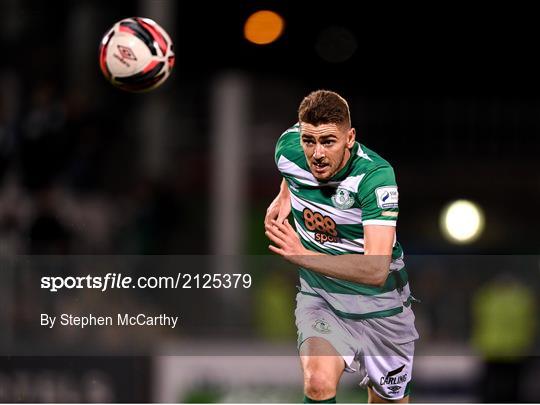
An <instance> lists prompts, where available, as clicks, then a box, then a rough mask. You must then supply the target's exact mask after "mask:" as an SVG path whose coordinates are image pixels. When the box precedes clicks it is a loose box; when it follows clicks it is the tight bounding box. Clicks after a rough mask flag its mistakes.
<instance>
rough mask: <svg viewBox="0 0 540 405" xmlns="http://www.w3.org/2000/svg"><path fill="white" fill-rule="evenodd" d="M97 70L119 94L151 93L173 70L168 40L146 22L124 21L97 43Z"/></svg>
mask: <svg viewBox="0 0 540 405" xmlns="http://www.w3.org/2000/svg"><path fill="white" fill-rule="evenodd" d="M99 66H100V68H101V71H102V72H103V74H104V75H105V77H106V78H107V80H109V81H110V82H111V83H112V84H113V85H114V86H116V87H118V88H120V89H122V90H126V91H132V92H142V91H149V90H152V89H155V88H156V87H158V86H160V85H161V84H162V83H163V82H164V81H165V80H167V78H168V77H169V75H170V74H171V71H172V68H173V66H174V52H173V44H172V41H171V38H170V37H169V34H167V32H166V31H165V30H164V29H163V28H161V27H160V26H159V25H158V24H157V23H156V22H155V21H153V20H151V19H149V18H142V17H131V18H125V19H123V20H120V21H118V22H117V23H116V24H114V25H113V27H112V28H111V29H110V30H109V31H108V32H107V33H106V34H105V36H104V37H103V39H102V40H101V45H100V47H99Z"/></svg>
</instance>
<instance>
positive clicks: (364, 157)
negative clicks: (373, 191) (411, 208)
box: [351, 143, 396, 190]
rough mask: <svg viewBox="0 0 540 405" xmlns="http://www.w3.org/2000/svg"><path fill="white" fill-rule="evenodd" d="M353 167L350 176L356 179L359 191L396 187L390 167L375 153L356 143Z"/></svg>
mask: <svg viewBox="0 0 540 405" xmlns="http://www.w3.org/2000/svg"><path fill="white" fill-rule="evenodd" d="M357 145H358V146H357V147H355V149H354V150H355V152H356V156H355V160H354V167H353V169H352V171H351V175H353V176H356V177H357V178H358V180H359V181H358V183H359V185H360V189H364V190H365V189H367V188H373V187H378V186H383V185H396V178H395V174H394V169H393V167H392V165H391V164H390V163H389V162H388V161H387V160H386V159H384V158H383V157H382V156H381V155H379V154H378V153H377V152H375V151H373V150H371V149H369V148H368V147H366V146H365V145H361V144H359V143H357Z"/></svg>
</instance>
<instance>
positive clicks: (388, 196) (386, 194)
mask: <svg viewBox="0 0 540 405" xmlns="http://www.w3.org/2000/svg"><path fill="white" fill-rule="evenodd" d="M375 195H376V196H377V205H378V206H379V208H383V209H384V208H397V207H398V189H397V187H396V186H385V187H379V188H378V189H376V190H375Z"/></svg>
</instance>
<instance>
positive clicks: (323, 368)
mask: <svg viewBox="0 0 540 405" xmlns="http://www.w3.org/2000/svg"><path fill="white" fill-rule="evenodd" d="M300 361H301V363H302V370H303V372H304V380H306V381H309V380H312V379H316V380H325V381H327V382H328V383H330V384H331V385H335V386H337V383H338V382H339V379H340V378H341V375H342V374H343V371H344V370H345V360H344V359H343V356H342V355H341V354H339V353H338V351H337V350H336V349H335V348H334V346H332V344H331V343H330V342H328V341H327V340H326V339H324V338H319V337H310V338H308V339H306V340H305V341H304V342H303V343H302V345H301V346H300Z"/></svg>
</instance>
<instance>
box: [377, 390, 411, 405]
mask: <svg viewBox="0 0 540 405" xmlns="http://www.w3.org/2000/svg"><path fill="white" fill-rule="evenodd" d="M368 403H370V404H391V403H394V404H408V403H409V396H408V395H407V396H405V397H403V398H401V399H398V400H394V401H392V400H389V399H386V398H382V397H380V396H379V395H377V393H376V392H375V391H373V389H372V388H371V387H368Z"/></svg>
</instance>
